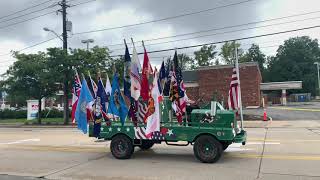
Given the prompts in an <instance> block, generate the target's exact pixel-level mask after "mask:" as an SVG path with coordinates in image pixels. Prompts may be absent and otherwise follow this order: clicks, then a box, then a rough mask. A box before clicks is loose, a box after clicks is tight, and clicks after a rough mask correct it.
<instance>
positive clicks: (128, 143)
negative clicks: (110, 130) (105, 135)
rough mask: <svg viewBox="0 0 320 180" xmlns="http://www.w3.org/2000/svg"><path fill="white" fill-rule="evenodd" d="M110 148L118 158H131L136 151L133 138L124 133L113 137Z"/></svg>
mask: <svg viewBox="0 0 320 180" xmlns="http://www.w3.org/2000/svg"><path fill="white" fill-rule="evenodd" d="M110 149H111V153H112V155H113V156H114V157H115V158H117V159H129V158H130V157H131V155H132V154H133V151H134V147H133V143H132V140H131V139H130V138H129V137H128V136H126V135H123V134H119V135H116V136H114V137H113V138H112V140H111V144H110Z"/></svg>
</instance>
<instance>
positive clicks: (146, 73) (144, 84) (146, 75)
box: [140, 48, 153, 101]
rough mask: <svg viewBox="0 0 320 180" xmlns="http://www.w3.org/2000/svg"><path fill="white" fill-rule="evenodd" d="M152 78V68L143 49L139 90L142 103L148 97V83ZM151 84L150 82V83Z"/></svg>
mask: <svg viewBox="0 0 320 180" xmlns="http://www.w3.org/2000/svg"><path fill="white" fill-rule="evenodd" d="M152 76H153V71H152V67H151V64H150V61H149V57H148V54H147V51H146V48H144V58H143V68H142V79H141V90H140V95H141V97H142V99H143V100H144V101H147V100H148V99H149V97H150V89H151V88H150V85H149V84H151V83H150V81H151V79H152ZM151 82H152V81H151Z"/></svg>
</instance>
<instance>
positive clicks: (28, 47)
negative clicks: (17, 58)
mask: <svg viewBox="0 0 320 180" xmlns="http://www.w3.org/2000/svg"><path fill="white" fill-rule="evenodd" d="M57 38H58V37H54V38H50V39H47V40H44V41H41V42H38V43H36V44H33V45H31V46H27V47H24V48H22V49H20V50H17V52H20V51H24V50H26V49H30V48H33V47H35V46H38V45H41V44H44V43H46V42H49V41H52V40H54V39H57ZM10 54H11V52H10V53H7V54H1V55H0V56H7V55H10ZM9 61H10V60H8V61H0V63H4V62H9Z"/></svg>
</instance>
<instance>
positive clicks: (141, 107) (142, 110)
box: [137, 101, 148, 123]
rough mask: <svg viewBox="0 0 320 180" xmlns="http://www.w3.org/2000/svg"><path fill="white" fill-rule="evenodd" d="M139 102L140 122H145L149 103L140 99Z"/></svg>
mask: <svg viewBox="0 0 320 180" xmlns="http://www.w3.org/2000/svg"><path fill="white" fill-rule="evenodd" d="M137 104H138V114H137V119H138V123H144V118H145V116H146V114H147V111H148V105H147V104H146V103H144V102H143V101H138V103H137Z"/></svg>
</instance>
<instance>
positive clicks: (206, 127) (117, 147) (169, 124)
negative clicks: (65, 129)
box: [89, 98, 247, 163]
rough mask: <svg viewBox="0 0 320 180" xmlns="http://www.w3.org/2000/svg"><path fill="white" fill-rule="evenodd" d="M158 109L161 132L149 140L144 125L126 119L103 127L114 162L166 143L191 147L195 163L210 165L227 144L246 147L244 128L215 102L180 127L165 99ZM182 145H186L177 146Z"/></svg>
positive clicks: (196, 111)
mask: <svg viewBox="0 0 320 180" xmlns="http://www.w3.org/2000/svg"><path fill="white" fill-rule="evenodd" d="M160 107H161V108H160V111H161V122H160V131H158V132H154V133H153V135H152V136H151V137H149V138H147V137H146V135H145V128H146V125H145V124H144V123H143V122H141V123H138V124H137V125H136V126H134V124H133V123H132V122H131V121H130V120H129V119H128V120H127V121H126V122H125V123H124V124H123V125H122V124H121V122H120V121H112V122H111V125H109V126H107V125H106V124H105V123H102V125H101V132H100V138H103V139H105V140H111V143H110V149H111V152H112V155H113V156H114V157H115V158H117V159H128V158H130V157H131V155H132V153H133V152H134V147H135V146H138V147H140V148H141V149H142V150H147V149H149V148H151V147H152V146H153V145H154V144H155V143H158V144H160V143H162V142H165V143H166V144H168V145H176V146H187V145H189V144H191V145H193V150H194V155H195V157H196V158H197V159H199V160H200V161H201V162H204V163H213V162H216V161H217V160H219V158H220V157H221V155H222V153H223V151H224V150H225V149H227V147H228V146H229V145H230V144H232V143H242V144H243V145H245V143H246V139H247V133H246V131H245V130H244V129H243V127H241V128H239V127H238V122H237V120H236V118H235V113H234V112H233V111H230V110H225V109H223V107H222V106H221V105H220V104H219V103H217V102H211V103H210V105H208V106H206V107H204V108H201V109H193V110H192V111H191V113H189V114H188V115H187V116H186V117H185V118H184V119H183V122H182V123H179V122H178V121H177V119H176V118H175V117H174V115H173V113H172V108H171V101H169V100H168V98H165V100H164V102H162V103H160ZM89 136H90V137H93V136H94V134H93V124H92V123H91V124H89ZM181 141H183V142H185V143H184V144H181V143H179V142H181Z"/></svg>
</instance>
